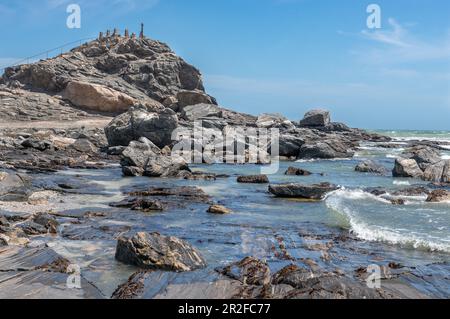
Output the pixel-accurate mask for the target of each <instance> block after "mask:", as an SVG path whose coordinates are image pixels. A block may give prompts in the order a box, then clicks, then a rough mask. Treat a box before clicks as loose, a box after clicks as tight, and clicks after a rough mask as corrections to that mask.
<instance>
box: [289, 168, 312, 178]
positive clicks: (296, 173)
mask: <svg viewBox="0 0 450 319" xmlns="http://www.w3.org/2000/svg"><path fill="white" fill-rule="evenodd" d="M311 174H312V173H311V172H309V171H307V170H304V169H301V168H298V167H292V166H290V167H288V169H287V170H286V172H285V173H284V175H294V176H309V175H311Z"/></svg>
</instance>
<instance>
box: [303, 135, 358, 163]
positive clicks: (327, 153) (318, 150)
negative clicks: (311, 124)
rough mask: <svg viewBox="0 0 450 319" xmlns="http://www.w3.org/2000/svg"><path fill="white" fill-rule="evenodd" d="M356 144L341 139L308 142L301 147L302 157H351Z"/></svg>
mask: <svg viewBox="0 0 450 319" xmlns="http://www.w3.org/2000/svg"><path fill="white" fill-rule="evenodd" d="M353 149H354V145H352V144H350V143H346V142H345V141H341V140H338V139H336V140H330V141H324V142H314V143H306V144H304V145H302V146H301V147H300V150H299V154H298V158H300V159H333V158H351V157H353V155H354V154H355V152H354V151H353Z"/></svg>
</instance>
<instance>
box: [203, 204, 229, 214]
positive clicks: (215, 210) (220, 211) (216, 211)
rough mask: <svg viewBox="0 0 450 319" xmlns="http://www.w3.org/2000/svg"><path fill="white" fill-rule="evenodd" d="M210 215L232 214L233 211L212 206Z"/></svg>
mask: <svg viewBox="0 0 450 319" xmlns="http://www.w3.org/2000/svg"><path fill="white" fill-rule="evenodd" d="M208 213H210V214H216V215H226V214H230V213H231V210H230V209H228V208H226V207H225V206H222V205H212V206H210V207H209V208H208Z"/></svg>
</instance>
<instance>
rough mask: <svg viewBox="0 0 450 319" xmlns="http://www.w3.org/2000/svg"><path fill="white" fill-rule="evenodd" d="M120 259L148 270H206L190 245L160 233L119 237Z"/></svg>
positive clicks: (118, 252) (202, 261) (117, 251)
mask: <svg viewBox="0 0 450 319" xmlns="http://www.w3.org/2000/svg"><path fill="white" fill-rule="evenodd" d="M116 259H117V260H119V261H121V262H123V263H127V264H131V265H135V266H138V267H140V268H145V269H162V270H170V271H192V270H195V269H198V268H203V267H206V261H205V260H204V259H203V257H202V256H201V254H200V252H198V251H197V250H196V249H195V248H194V247H192V246H191V245H190V244H188V243H187V242H185V241H183V240H181V239H179V238H176V237H165V236H162V235H160V234H159V233H137V234H136V235H135V236H133V237H132V238H125V237H121V238H119V240H118V242H117V249H116Z"/></svg>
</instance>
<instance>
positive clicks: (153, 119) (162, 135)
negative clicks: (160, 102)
mask: <svg viewBox="0 0 450 319" xmlns="http://www.w3.org/2000/svg"><path fill="white" fill-rule="evenodd" d="M177 126H178V118H177V116H176V115H175V112H173V111H172V110H170V109H164V110H162V111H160V112H149V111H147V110H145V109H144V108H134V109H131V110H129V111H128V112H127V113H124V114H122V115H119V116H118V117H116V118H115V119H114V120H113V121H112V122H111V123H110V124H109V125H108V126H107V127H105V134H106V137H107V139H108V143H109V146H119V145H122V146H128V144H129V143H130V142H131V141H137V140H138V139H139V138H141V137H146V138H148V139H149V140H150V141H152V142H153V143H154V144H155V145H157V146H158V147H161V148H162V147H164V146H166V145H169V144H170V143H171V142H172V133H173V131H174V130H175V129H176V128H177Z"/></svg>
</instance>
